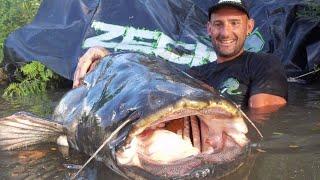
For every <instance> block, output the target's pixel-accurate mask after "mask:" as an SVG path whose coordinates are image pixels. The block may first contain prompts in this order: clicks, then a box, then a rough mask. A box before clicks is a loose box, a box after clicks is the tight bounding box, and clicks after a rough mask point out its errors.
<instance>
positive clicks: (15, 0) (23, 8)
mask: <svg viewBox="0 0 320 180" xmlns="http://www.w3.org/2000/svg"><path fill="white" fill-rule="evenodd" d="M40 2H41V0H0V63H1V62H2V61H3V43H4V40H5V39H6V38H7V36H8V35H9V34H10V33H11V32H12V31H14V30H16V29H18V28H19V27H21V26H23V25H25V24H27V23H29V22H30V21H32V19H33V17H34V15H35V14H36V13H37V10H38V8H39V5H40Z"/></svg>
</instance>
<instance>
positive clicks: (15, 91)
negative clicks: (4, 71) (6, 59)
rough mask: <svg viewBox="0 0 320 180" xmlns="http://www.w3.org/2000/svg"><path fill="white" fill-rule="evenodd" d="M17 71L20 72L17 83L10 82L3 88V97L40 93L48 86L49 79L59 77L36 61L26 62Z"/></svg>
mask: <svg viewBox="0 0 320 180" xmlns="http://www.w3.org/2000/svg"><path fill="white" fill-rule="evenodd" d="M17 71H19V72H18V73H21V74H22V78H19V79H18V81H19V82H17V83H11V84H10V85H9V86H8V87H7V88H6V89H5V91H4V93H3V97H7V98H8V97H14V96H18V97H21V96H28V95H32V94H41V93H43V92H45V91H46V90H47V89H48V88H50V87H49V84H50V82H51V81H53V80H58V79H59V77H58V75H55V74H54V73H53V72H52V71H51V70H50V69H47V68H46V67H45V66H44V65H43V64H41V63H40V62H37V61H33V62H32V63H30V64H26V65H25V66H23V67H21V68H20V69H18V70H17Z"/></svg>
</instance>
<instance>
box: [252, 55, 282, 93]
mask: <svg viewBox="0 0 320 180" xmlns="http://www.w3.org/2000/svg"><path fill="white" fill-rule="evenodd" d="M254 58H255V57H253V59H251V60H252V62H251V63H250V64H249V66H248V68H249V72H250V81H251V85H250V90H249V91H250V93H249V94H250V96H252V95H255V94H259V93H266V94H272V95H276V96H280V97H283V98H285V99H287V93H288V84H287V78H286V74H285V70H284V67H283V66H282V64H281V61H280V59H279V58H278V57H276V56H274V55H271V54H265V53H263V54H261V56H260V57H259V58H258V59H254Z"/></svg>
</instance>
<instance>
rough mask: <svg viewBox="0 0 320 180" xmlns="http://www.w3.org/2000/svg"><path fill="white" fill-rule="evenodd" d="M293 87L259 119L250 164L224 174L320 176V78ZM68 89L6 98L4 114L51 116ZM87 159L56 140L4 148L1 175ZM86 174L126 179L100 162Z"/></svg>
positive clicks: (58, 171) (0, 111)
mask: <svg viewBox="0 0 320 180" xmlns="http://www.w3.org/2000/svg"><path fill="white" fill-rule="evenodd" d="M289 87H290V88H289V101H288V105H287V106H286V107H284V108H282V109H280V110H279V111H277V112H274V113H272V114H271V115H269V116H268V117H267V119H266V120H263V121H260V123H256V124H257V126H258V128H259V129H260V130H261V132H262V134H263V135H264V139H263V140H262V141H257V143H254V144H253V146H254V147H253V150H252V151H253V154H252V155H251V156H250V157H249V158H248V161H247V163H245V164H244V165H243V166H242V167H241V168H240V169H238V170H237V171H236V172H234V173H232V174H231V175H228V176H226V177H225V178H223V179H245V180H251V179H252V180H257V179H259V180H269V179H279V180H283V179H298V180H303V179H305V180H318V179H320V83H316V84H312V85H299V84H290V86H289ZM0 91H2V90H0ZM66 91H67V90H59V91H54V92H49V93H48V94H47V95H43V96H36V97H31V98H23V99H15V100H5V99H3V98H0V117H4V116H8V115H10V114H12V113H14V112H17V111H28V112H32V113H34V114H37V115H39V116H42V117H50V115H51V113H52V111H53V109H54V107H55V105H56V104H57V103H58V101H59V99H60V98H61V97H62V96H63V94H64V93H65V92H66ZM0 93H1V92H0ZM87 158H88V157H87V156H86V155H84V154H81V153H79V152H76V151H74V150H72V149H65V148H61V147H57V146H56V145H54V144H52V145H42V146H37V147H29V148H26V149H23V150H19V151H11V152H0V169H1V171H0V179H37V178H40V179H69V178H70V177H71V176H72V175H73V174H74V173H75V172H76V169H77V168H79V165H81V164H83V163H84V162H85V160H86V159H87ZM80 177H81V178H80V179H122V178H120V177H119V176H117V175H116V174H114V173H113V172H112V171H110V170H108V169H107V168H106V167H105V166H104V165H103V164H102V163H99V162H93V163H91V164H90V165H89V166H88V167H87V168H86V169H85V170H84V171H83V172H82V174H81V176H80Z"/></svg>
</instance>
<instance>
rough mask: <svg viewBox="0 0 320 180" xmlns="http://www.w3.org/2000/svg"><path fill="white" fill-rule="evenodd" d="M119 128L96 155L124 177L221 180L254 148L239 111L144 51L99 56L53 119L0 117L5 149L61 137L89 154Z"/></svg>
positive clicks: (0, 135)
mask: <svg viewBox="0 0 320 180" xmlns="http://www.w3.org/2000/svg"><path fill="white" fill-rule="evenodd" d="M124 122H127V124H124ZM121 125H123V128H120V130H119V132H117V134H116V136H114V137H113V138H112V140H111V141H109V142H108V143H107V145H106V146H104V148H103V149H102V150H101V152H100V153H99V154H98V156H97V157H96V158H97V159H98V160H101V161H103V162H104V163H105V164H106V165H107V166H108V167H110V168H111V169H112V170H114V171H116V172H117V173H119V174H120V175H122V176H124V177H126V178H133V179H150V178H152V179H153V178H158V179H167V178H172V179H180V178H199V177H215V178H216V177H220V176H222V175H225V174H227V173H229V172H231V171H233V170H235V169H236V168H237V167H239V166H240V165H241V164H242V162H243V161H245V159H246V157H247V155H248V154H249V153H250V148H249V145H248V144H249V140H248V138H247V136H246V133H247V131H248V130H247V126H246V124H245V122H244V118H243V116H242V113H241V110H240V109H239V108H237V107H236V106H235V105H234V104H233V103H232V102H230V101H228V100H227V99H225V98H224V97H222V96H221V95H220V94H219V93H217V92H216V91H215V90H214V89H212V88H210V87H209V86H207V85H205V84H204V83H202V82H200V81H198V80H196V79H194V78H192V77H191V76H189V75H188V74H186V73H185V72H183V71H181V70H179V69H178V68H177V67H176V66H175V65H173V64H172V63H169V62H167V61H165V60H163V59H159V58H156V57H154V56H151V55H144V54H140V53H117V54H113V55H110V56H108V57H105V58H104V59H102V60H101V62H100V64H99V65H98V66H97V68H96V69H95V70H94V71H92V72H91V73H89V74H88V75H87V76H86V77H85V79H84V80H83V85H82V86H81V87H79V88H76V89H73V90H71V91H70V92H68V93H67V94H66V95H65V96H64V97H63V98H62V100H61V101H60V103H59V104H58V106H57V107H56V109H55V112H54V114H53V116H52V120H45V119H41V118H37V117H35V116H33V115H30V114H28V113H16V114H14V115H12V116H9V117H5V118H2V119H1V120H0V148H1V149H2V150H10V149H16V148H21V147H25V146H30V145H33V144H39V143H44V142H57V141H58V143H59V144H62V145H65V146H70V147H72V148H74V149H77V150H79V151H81V152H84V153H86V154H88V155H92V154H93V153H94V152H95V151H96V150H97V149H98V147H99V146H100V145H101V144H103V142H104V141H105V139H106V138H108V137H110V135H111V134H112V133H113V132H114V131H115V129H116V128H118V127H119V126H121ZM64 137H66V139H67V141H63V139H64Z"/></svg>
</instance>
